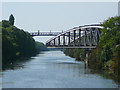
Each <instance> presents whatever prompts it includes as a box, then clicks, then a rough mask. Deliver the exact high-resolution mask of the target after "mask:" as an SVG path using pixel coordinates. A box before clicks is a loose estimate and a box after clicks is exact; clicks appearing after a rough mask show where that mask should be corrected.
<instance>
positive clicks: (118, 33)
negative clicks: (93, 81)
mask: <svg viewBox="0 0 120 90" xmlns="http://www.w3.org/2000/svg"><path fill="white" fill-rule="evenodd" d="M102 26H103V27H104V28H103V29H102V30H101V31H102V36H101V38H100V40H99V42H98V45H97V47H96V49H93V50H91V51H89V52H90V53H89V56H88V67H89V68H91V69H92V70H94V71H101V72H106V73H107V74H109V75H111V76H112V78H113V77H115V78H114V79H115V80H116V81H118V82H119V83H120V16H116V17H111V18H108V19H107V20H105V21H104V22H103V24H102ZM64 53H65V54H66V55H69V56H72V57H75V58H76V60H84V59H85V50H84V49H65V51H64Z"/></svg>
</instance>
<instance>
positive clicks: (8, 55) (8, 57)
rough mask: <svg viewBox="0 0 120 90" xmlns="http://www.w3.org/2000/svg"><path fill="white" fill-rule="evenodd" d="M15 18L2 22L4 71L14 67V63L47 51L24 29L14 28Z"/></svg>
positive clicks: (0, 23)
mask: <svg viewBox="0 0 120 90" xmlns="http://www.w3.org/2000/svg"><path fill="white" fill-rule="evenodd" d="M14 20H15V19H14V17H13V15H11V16H10V17H9V20H2V22H0V28H1V30H2V69H3V70H4V69H5V68H6V67H7V66H11V65H14V62H18V61H21V59H22V60H25V59H26V58H29V57H31V56H35V55H36V54H37V53H39V51H41V50H43V49H45V46H44V44H43V43H41V42H35V40H34V39H33V37H32V36H30V34H29V33H28V32H25V31H24V30H23V29H19V28H17V27H16V26H14Z"/></svg>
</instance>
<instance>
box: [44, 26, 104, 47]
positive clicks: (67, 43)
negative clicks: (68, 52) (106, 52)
mask: <svg viewBox="0 0 120 90" xmlns="http://www.w3.org/2000/svg"><path fill="white" fill-rule="evenodd" d="M102 28H103V27H102V26H101V25H85V26H79V27H74V28H72V29H70V30H67V31H65V32H63V33H60V34H58V35H57V36H55V37H53V38H51V39H50V40H48V41H47V42H46V46H47V47H53V48H95V47H96V45H97V44H98V41H99V39H100V36H101V29H102Z"/></svg>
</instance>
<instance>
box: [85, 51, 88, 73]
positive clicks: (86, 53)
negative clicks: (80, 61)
mask: <svg viewBox="0 0 120 90" xmlns="http://www.w3.org/2000/svg"><path fill="white" fill-rule="evenodd" d="M88 55H89V49H85V59H84V62H85V70H86V72H87V70H88Z"/></svg>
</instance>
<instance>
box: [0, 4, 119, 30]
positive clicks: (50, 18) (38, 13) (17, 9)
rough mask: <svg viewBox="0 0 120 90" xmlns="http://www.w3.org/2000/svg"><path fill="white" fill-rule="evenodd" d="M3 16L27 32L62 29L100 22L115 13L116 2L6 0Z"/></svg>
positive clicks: (116, 10) (3, 6) (116, 8)
mask: <svg viewBox="0 0 120 90" xmlns="http://www.w3.org/2000/svg"><path fill="white" fill-rule="evenodd" d="M2 14H3V18H2V19H8V18H9V15H10V14H13V15H14V17H15V25H16V26H17V27H19V28H21V29H24V30H26V31H29V32H30V31H37V30H40V31H50V30H51V31H62V30H67V29H70V28H73V27H75V26H79V25H85V24H94V23H100V22H103V21H104V20H105V19H107V18H108V17H112V16H117V14H118V3H117V2H103V3H102V2H96V3H95V2H85V3H83V2H75V3H74V2H61V3H60V2H57V3H55V2H45V3H43V2H32V3H30V2H16V3H15V2H11V3H10V2H6V3H3V4H2Z"/></svg>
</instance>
